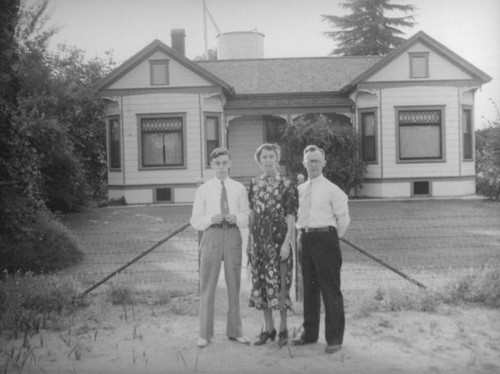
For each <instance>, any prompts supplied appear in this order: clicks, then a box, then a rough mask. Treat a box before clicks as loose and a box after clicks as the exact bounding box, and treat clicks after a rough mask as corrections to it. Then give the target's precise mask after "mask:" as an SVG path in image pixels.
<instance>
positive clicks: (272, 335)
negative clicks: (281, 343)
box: [253, 329, 276, 345]
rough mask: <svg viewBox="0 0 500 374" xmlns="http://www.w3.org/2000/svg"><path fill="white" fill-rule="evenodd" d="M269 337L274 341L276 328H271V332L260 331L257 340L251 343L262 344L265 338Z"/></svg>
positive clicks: (264, 342) (265, 340)
mask: <svg viewBox="0 0 500 374" xmlns="http://www.w3.org/2000/svg"><path fill="white" fill-rule="evenodd" d="M268 339H271V340H272V341H273V342H274V339H276V329H273V330H272V331H271V332H269V331H264V332H261V333H260V336H259V340H257V341H256V342H255V343H253V345H262V344H266V342H267V340H268Z"/></svg>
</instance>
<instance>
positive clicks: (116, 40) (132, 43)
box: [27, 0, 500, 127]
mask: <svg viewBox="0 0 500 374" xmlns="http://www.w3.org/2000/svg"><path fill="white" fill-rule="evenodd" d="M27 1H37V0H27ZM342 2H343V1H342V0H206V5H207V8H208V9H209V11H210V13H211V14H212V15H213V17H214V19H215V22H216V24H217V27H218V28H219V29H220V31H221V32H231V31H250V30H257V31H259V32H261V33H263V34H264V35H265V38H264V54H265V57H266V58H275V57H314V56H327V55H328V54H329V53H330V52H331V51H332V49H334V48H335V45H334V43H333V41H332V40H331V39H329V38H327V37H326V36H324V32H325V31H330V30H331V28H330V27H329V24H328V23H327V22H325V21H322V17H321V16H322V15H323V14H334V15H342V14H345V13H346V11H345V10H344V9H343V8H341V7H340V6H339V3H342ZM49 3H50V10H51V12H52V17H51V21H50V24H52V25H57V26H60V27H61V31H60V32H59V33H58V34H57V35H56V36H55V37H54V38H53V40H52V44H51V47H52V48H54V49H55V46H56V44H57V43H66V44H68V45H73V46H76V47H78V48H81V49H83V50H85V51H86V52H87V57H89V58H90V57H94V56H102V57H103V56H104V52H105V51H106V50H113V55H114V58H115V60H116V61H117V62H118V63H121V62H123V61H124V60H126V59H127V58H129V57H131V56H132V55H133V54H135V53H136V52H138V51H139V50H140V49H142V48H143V47H145V46H146V45H147V44H149V43H150V42H152V41H153V40H154V39H160V40H161V41H163V42H165V43H166V44H168V45H170V30H171V29H173V28H183V29H185V31H186V56H187V57H188V58H194V57H196V56H200V55H202V54H203V52H204V45H205V44H204V27H203V0H49ZM393 3H396V4H412V5H415V6H416V7H417V10H416V12H415V13H414V16H415V21H416V22H417V25H416V26H415V27H414V28H412V29H408V30H403V31H405V33H406V35H405V36H406V37H410V36H412V35H413V34H415V33H416V32H418V31H424V32H425V33H427V34H428V35H429V36H431V37H432V38H434V39H436V40H437V41H438V42H440V43H442V44H444V45H445V46H447V47H448V48H450V49H451V50H453V51H454V52H456V53H457V54H459V55H460V56H461V57H463V58H465V59H466V60H467V61H469V62H470V63H472V64H474V65H475V66H476V67H478V68H479V69H481V70H483V71H484V72H485V73H487V74H488V75H490V76H491V77H492V78H493V81H492V82H490V83H488V84H486V85H485V86H484V87H483V89H482V90H481V91H479V92H478V93H477V94H476V125H477V126H478V127H480V126H482V125H483V124H484V122H485V121H486V120H493V119H495V118H496V110H495V108H494V106H493V104H492V103H491V102H490V99H492V100H493V101H494V102H495V103H496V105H497V106H500V47H499V46H500V1H499V0H413V1H411V0H394V1H393ZM398 15H401V13H400V14H398ZM207 22H208V24H207V30H208V46H209V48H216V47H217V39H216V35H217V31H216V27H215V26H214V25H213V24H212V23H211V22H210V20H208V21H207Z"/></svg>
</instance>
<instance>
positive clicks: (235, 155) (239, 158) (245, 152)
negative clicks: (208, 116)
mask: <svg viewBox="0 0 500 374" xmlns="http://www.w3.org/2000/svg"><path fill="white" fill-rule="evenodd" d="M263 126H264V125H263V122H262V117H260V116H246V117H238V118H235V119H233V120H231V121H230V122H229V151H230V152H231V160H232V167H231V176H232V177H254V176H256V175H259V167H258V166H257V164H256V162H255V161H254V159H253V156H254V153H255V151H256V150H257V148H258V147H259V146H260V145H261V144H262V143H263V142H264V128H263Z"/></svg>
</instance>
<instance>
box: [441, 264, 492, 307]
mask: <svg viewBox="0 0 500 374" xmlns="http://www.w3.org/2000/svg"><path fill="white" fill-rule="evenodd" d="M446 294H447V295H448V296H447V298H446V301H447V302H449V303H451V304H457V303H462V302H469V303H478V304H483V305H486V306H489V307H492V308H500V270H499V269H484V270H483V271H481V272H479V273H475V274H472V275H468V276H466V277H464V278H462V279H459V280H458V281H457V282H454V283H451V284H450V285H449V286H448V287H447V292H446Z"/></svg>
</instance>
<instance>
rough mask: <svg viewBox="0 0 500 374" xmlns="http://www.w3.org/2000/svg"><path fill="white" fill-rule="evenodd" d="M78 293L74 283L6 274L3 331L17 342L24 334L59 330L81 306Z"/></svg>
mask: <svg viewBox="0 0 500 374" xmlns="http://www.w3.org/2000/svg"><path fill="white" fill-rule="evenodd" d="M76 294H77V292H76V290H75V288H74V285H73V281H72V280H71V279H63V278H60V277H57V276H54V275H34V274H33V273H29V272H28V273H21V272H17V273H15V274H10V273H8V272H4V273H3V280H2V282H1V283H0V301H1V303H0V317H1V318H0V320H1V321H2V326H3V328H7V329H9V330H10V331H11V332H12V335H13V337H14V338H17V335H18V333H20V332H38V330H39V329H40V328H51V329H56V330H59V329H61V328H62V327H63V325H64V321H63V319H61V318H60V317H64V316H66V315H67V314H69V313H72V312H73V311H74V310H75V309H76V308H77V307H78V306H82V304H80V305H78V304H76V303H74V302H73V300H74V298H75V296H76Z"/></svg>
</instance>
